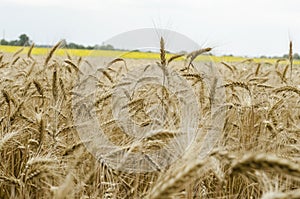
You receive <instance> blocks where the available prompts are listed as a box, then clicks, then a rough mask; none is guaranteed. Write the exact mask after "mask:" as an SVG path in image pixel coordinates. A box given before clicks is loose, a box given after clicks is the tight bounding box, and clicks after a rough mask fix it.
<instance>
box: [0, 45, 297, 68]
mask: <svg viewBox="0 0 300 199" xmlns="http://www.w3.org/2000/svg"><path fill="white" fill-rule="evenodd" d="M22 48H23V51H22V53H23V54H26V53H27V52H28V51H29V49H30V47H21V46H2V45H0V52H4V53H15V52H17V51H19V50H20V49H22ZM49 51H50V49H49V48H34V49H33V50H32V52H31V54H32V55H46V54H48V53H49ZM67 54H69V55H70V56H72V57H73V56H75V57H76V56H78V57H89V56H91V57H98V56H100V57H122V58H126V59H159V54H158V53H150V52H136V51H118V50H87V49H58V50H57V51H56V52H55V55H59V56H66V55H67ZM171 56H172V54H167V58H169V57H171ZM178 60H182V59H178ZM245 60H246V61H247V59H246V58H245V57H235V56H208V55H200V56H198V57H197V59H196V61H213V62H218V63H219V62H242V61H245ZM248 61H252V62H257V63H261V62H265V63H270V64H274V63H276V61H277V59H267V58H266V59H261V58H253V59H248ZM294 64H296V65H298V64H300V60H294Z"/></svg>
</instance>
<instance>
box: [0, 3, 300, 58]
mask: <svg viewBox="0 0 300 199" xmlns="http://www.w3.org/2000/svg"><path fill="white" fill-rule="evenodd" d="M141 28H164V29H170V30H173V31H176V32H178V33H181V34H183V35H185V36H187V37H188V38H190V39H192V40H194V41H196V42H197V43H198V44H199V45H200V46H204V47H214V52H215V53H217V54H234V55H248V56H260V55H282V54H284V53H287V52H288V42H289V40H290V39H292V40H293V41H294V52H298V53H300V1H299V0H206V1H203V0H105V1H104V0H84V1H82V0H0V31H1V32H5V39H6V40H13V39H17V38H18V36H19V35H20V34H22V33H26V34H27V35H28V36H29V37H30V38H31V40H33V41H34V42H35V43H37V44H54V43H56V42H57V41H59V40H60V39H63V38H64V39H66V40H67V41H68V42H75V43H80V44H84V45H94V44H101V43H102V42H105V41H107V40H109V39H111V37H113V36H115V35H118V34H120V33H122V32H126V31H131V30H134V29H141ZM2 37H3V33H2V34H1V38H2Z"/></svg>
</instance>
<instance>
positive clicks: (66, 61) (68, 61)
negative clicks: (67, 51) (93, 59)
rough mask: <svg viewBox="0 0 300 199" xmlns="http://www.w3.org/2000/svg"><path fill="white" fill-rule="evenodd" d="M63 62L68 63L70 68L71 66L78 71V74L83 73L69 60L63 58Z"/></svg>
mask: <svg viewBox="0 0 300 199" xmlns="http://www.w3.org/2000/svg"><path fill="white" fill-rule="evenodd" d="M64 62H65V63H66V64H69V65H70V66H72V68H73V69H74V70H75V71H76V72H78V73H80V74H83V72H82V71H81V70H80V69H79V68H78V66H76V65H75V64H74V63H73V62H72V61H71V60H69V59H66V60H64Z"/></svg>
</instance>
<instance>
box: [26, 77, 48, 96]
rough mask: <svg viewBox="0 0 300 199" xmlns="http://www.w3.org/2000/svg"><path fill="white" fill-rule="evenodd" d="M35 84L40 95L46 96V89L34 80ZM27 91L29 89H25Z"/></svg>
mask: <svg viewBox="0 0 300 199" xmlns="http://www.w3.org/2000/svg"><path fill="white" fill-rule="evenodd" d="M33 84H34V86H35V88H36V90H37V91H38V93H39V94H40V95H41V96H44V89H43V87H42V85H41V84H40V83H39V82H38V81H37V80H33ZM25 90H27V89H25Z"/></svg>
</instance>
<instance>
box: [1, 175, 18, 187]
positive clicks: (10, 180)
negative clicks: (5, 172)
mask: <svg viewBox="0 0 300 199" xmlns="http://www.w3.org/2000/svg"><path fill="white" fill-rule="evenodd" d="M1 181H4V182H5V183H8V184H13V185H17V186H21V185H22V184H21V181H20V180H19V179H17V178H15V177H12V176H11V177H6V176H2V175H0V182H1Z"/></svg>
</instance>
